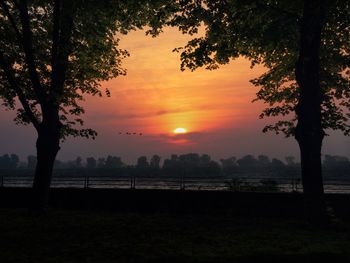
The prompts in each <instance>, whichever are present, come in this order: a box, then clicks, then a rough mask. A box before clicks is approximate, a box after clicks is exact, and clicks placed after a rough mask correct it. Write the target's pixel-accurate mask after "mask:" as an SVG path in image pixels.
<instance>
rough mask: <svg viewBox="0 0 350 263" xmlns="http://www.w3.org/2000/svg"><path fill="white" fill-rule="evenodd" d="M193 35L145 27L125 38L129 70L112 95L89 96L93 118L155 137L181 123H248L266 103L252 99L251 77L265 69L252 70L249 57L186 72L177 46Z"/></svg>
mask: <svg viewBox="0 0 350 263" xmlns="http://www.w3.org/2000/svg"><path fill="white" fill-rule="evenodd" d="M188 39H189V37H188V36H185V35H182V34H181V33H180V32H178V31H177V30H176V29H167V30H165V32H164V33H163V34H162V35H160V36H159V37H157V38H151V37H146V36H145V35H144V32H142V31H137V32H132V33H130V34H129V35H127V36H126V37H123V38H122V41H121V47H122V48H125V49H127V50H128V51H129V52H130V54H131V57H130V58H128V59H126V60H125V63H124V66H125V67H126V68H127V69H128V74H127V76H126V77H120V78H116V79H113V80H111V81H109V82H108V83H106V84H105V86H106V87H108V88H109V89H110V90H111V94H112V96H111V98H105V99H103V103H102V102H101V100H100V99H98V100H95V99H93V100H88V105H87V109H89V112H90V116H91V117H92V118H94V117H95V119H96V121H98V119H99V117H98V116H101V115H105V114H107V115H105V116H106V117H107V119H104V118H102V119H100V121H101V122H103V125H106V127H110V128H114V129H115V131H119V130H120V131H124V132H125V131H134V130H135V131H141V132H143V133H145V134H147V135H153V136H156V135H159V134H164V135H165V134H171V132H172V131H173V130H174V129H175V128H177V127H183V128H186V129H187V130H188V131H189V132H193V133H194V132H213V131H217V130H220V129H226V128H227V127H228V126H230V127H235V126H241V125H249V122H250V121H251V120H252V119H256V118H257V116H258V112H259V111H260V109H261V105H259V104H257V103H255V104H251V103H250V101H251V100H252V99H253V98H254V93H255V92H256V88H255V87H253V86H252V85H251V84H250V83H249V82H248V80H249V79H251V78H253V77H254V76H258V75H259V73H261V72H262V71H263V69H262V68H257V69H254V70H251V69H250V68H249V65H250V64H249V62H248V61H246V60H244V59H238V60H236V61H234V62H233V63H230V64H229V65H225V66H222V67H221V68H220V69H219V70H215V71H208V70H205V69H198V70H196V71H195V72H191V71H189V70H186V71H185V72H181V71H180V66H179V65H180V60H179V54H178V53H173V52H172V50H173V49H174V48H175V47H179V46H183V45H185V44H186V42H187V40H188ZM102 112H103V113H102Z"/></svg>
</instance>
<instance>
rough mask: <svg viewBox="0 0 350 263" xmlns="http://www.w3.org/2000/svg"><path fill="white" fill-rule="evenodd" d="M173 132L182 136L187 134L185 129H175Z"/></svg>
mask: <svg viewBox="0 0 350 263" xmlns="http://www.w3.org/2000/svg"><path fill="white" fill-rule="evenodd" d="M173 132H174V133H175V134H184V133H187V130H186V129H185V128H176V129H175V130H174V131H173Z"/></svg>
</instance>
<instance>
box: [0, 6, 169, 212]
mask: <svg viewBox="0 0 350 263" xmlns="http://www.w3.org/2000/svg"><path fill="white" fill-rule="evenodd" d="M163 6H164V5H163V3H162V1H146V0H141V1H136V0H131V1H122V0H120V1H118V0H106V1H97V0H75V1H71V0H52V1H42V0H30V1H29V0H12V1H10V0H8V1H5V0H1V1H0V34H1V39H0V98H1V99H2V100H3V104H4V106H5V107H7V108H8V109H11V110H17V117H16V119H15V120H16V122H17V123H20V124H32V125H33V126H34V128H35V129H36V131H37V134H38V137H37V142H36V147H37V165H36V171H35V176H34V182H33V202H32V203H33V209H38V210H42V209H43V208H44V207H45V206H46V205H47V203H48V194H49V187H50V183H51V177H52V169H53V165H54V161H55V158H56V155H57V153H58V151H59V149H60V141H61V140H62V139H65V138H66V137H67V136H82V137H92V138H94V137H95V136H96V132H95V131H93V130H92V129H79V128H77V126H76V125H83V120H82V119H81V117H80V116H81V115H82V114H83V113H84V109H83V108H82V107H81V106H80V105H79V102H80V101H81V100H83V98H84V95H85V94H91V95H100V96H101V95H102V90H101V84H100V83H101V81H104V80H108V79H110V78H114V77H116V76H119V75H125V73H126V71H125V70H124V69H123V68H121V61H122V59H123V58H124V57H126V56H128V53H127V52H126V51H125V50H121V49H119V48H118V40H119V39H118V37H117V36H116V32H118V33H127V32H128V31H129V30H132V29H135V28H141V27H142V26H143V25H145V24H146V23H147V21H149V22H150V23H151V22H152V23H153V24H157V23H158V22H157V21H161V20H162V17H163V15H166V14H167V12H166V8H165V9H163V8H162V7H163ZM158 7H159V8H158ZM158 10H161V11H158ZM153 17H156V19H153ZM106 94H107V95H108V94H109V91H108V90H107V91H106Z"/></svg>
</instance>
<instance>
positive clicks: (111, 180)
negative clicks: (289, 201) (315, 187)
mask: <svg viewBox="0 0 350 263" xmlns="http://www.w3.org/2000/svg"><path fill="white" fill-rule="evenodd" d="M32 182H33V177H31V176H5V175H0V187H31V185H32ZM51 186H52V187H53V188H116V189H171V190H226V191H237V192H240V191H254V192H275V191H282V192H301V191H302V186H301V183H300V180H299V179H296V178H294V177H293V178H286V177H283V178H282V177H278V178H276V177H274V178H267V177H184V176H179V177H168V176H164V177H150V176H148V177H146V176H98V175H96V176H54V177H53V178H52V183H51ZM324 186H325V192H328V193H350V182H348V181H341V180H339V179H328V180H325V182H324Z"/></svg>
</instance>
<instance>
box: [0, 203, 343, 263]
mask: <svg viewBox="0 0 350 263" xmlns="http://www.w3.org/2000/svg"><path fill="white" fill-rule="evenodd" d="M321 259H326V260H328V261H331V262H332V263H334V262H349V259H350V239H349V235H348V233H346V232H344V231H339V230H338V231H336V230H332V229H318V228H315V227H313V226H312V225H310V224H308V223H306V222H303V221H295V220H294V221H293V220H285V219H271V218H239V217H231V216H223V215H220V216H214V215H211V216H209V215H172V214H125V213H122V214H121V213H111V212H100V211H99V212H97V211H70V210H52V211H50V212H49V213H48V215H46V216H41V217H32V216H30V215H28V213H27V212H26V211H25V210H20V209H0V262H3V263H4V262H67V263H68V262H166V263H171V262H251V261H253V262H319V261H320V260H321Z"/></svg>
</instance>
